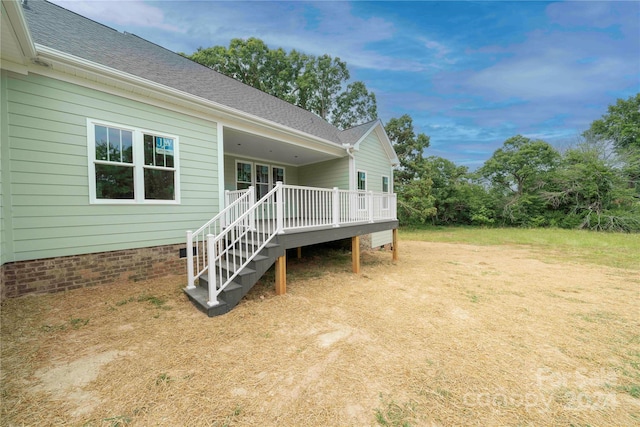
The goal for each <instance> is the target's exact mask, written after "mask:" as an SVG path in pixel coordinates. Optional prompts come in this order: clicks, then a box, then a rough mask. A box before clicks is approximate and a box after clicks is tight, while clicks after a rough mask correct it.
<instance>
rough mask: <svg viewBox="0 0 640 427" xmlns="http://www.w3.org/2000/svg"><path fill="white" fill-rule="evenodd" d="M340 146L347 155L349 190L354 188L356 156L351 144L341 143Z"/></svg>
mask: <svg viewBox="0 0 640 427" xmlns="http://www.w3.org/2000/svg"><path fill="white" fill-rule="evenodd" d="M342 146H343V147H344V149H345V151H346V152H347V154H348V155H349V190H355V174H356V157H355V156H354V155H353V146H352V145H351V144H342Z"/></svg>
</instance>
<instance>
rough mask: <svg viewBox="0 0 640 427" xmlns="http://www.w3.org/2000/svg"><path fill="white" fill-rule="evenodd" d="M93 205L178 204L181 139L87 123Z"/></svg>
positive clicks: (124, 127)
mask: <svg viewBox="0 0 640 427" xmlns="http://www.w3.org/2000/svg"><path fill="white" fill-rule="evenodd" d="M87 140H88V141H87V143H88V156H89V193H90V198H91V203H178V202H179V171H178V156H177V149H178V137H177V136H172V135H167V134H164V133H160V132H154V131H147V130H142V129H138V128H132V127H129V126H122V125H118V124H114V123H107V122H102V121H98V120H92V119H87Z"/></svg>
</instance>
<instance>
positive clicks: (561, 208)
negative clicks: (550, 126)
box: [542, 139, 640, 231]
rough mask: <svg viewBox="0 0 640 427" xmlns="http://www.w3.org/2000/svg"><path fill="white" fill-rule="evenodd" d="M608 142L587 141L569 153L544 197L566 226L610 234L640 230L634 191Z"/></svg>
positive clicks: (639, 217) (555, 216)
mask: <svg viewBox="0 0 640 427" xmlns="http://www.w3.org/2000/svg"><path fill="white" fill-rule="evenodd" d="M607 145H608V144H607V142H605V141H601V140H589V139H584V140H582V141H581V142H580V143H579V144H577V145H576V146H575V147H572V148H570V149H568V150H566V151H565V152H564V154H563V156H562V161H561V164H560V166H559V167H558V169H557V170H556V171H555V174H554V175H553V177H552V184H551V185H550V188H551V191H544V192H543V193H542V195H543V197H544V198H545V199H546V201H547V202H548V204H549V206H550V208H551V209H552V210H553V212H554V213H555V214H556V215H553V214H552V215H550V217H554V218H556V221H557V224H556V223H555V222H554V223H552V225H559V226H562V227H571V228H574V227H578V228H588V229H592V230H607V231H634V230H638V229H640V216H639V215H638V214H637V213H636V212H634V211H635V210H636V209H635V208H634V207H637V202H635V201H634V197H633V189H630V188H628V186H627V185H626V177H625V173H624V170H623V169H621V168H620V165H619V162H618V160H617V157H616V156H614V155H612V153H611V150H610V149H608V147H607Z"/></svg>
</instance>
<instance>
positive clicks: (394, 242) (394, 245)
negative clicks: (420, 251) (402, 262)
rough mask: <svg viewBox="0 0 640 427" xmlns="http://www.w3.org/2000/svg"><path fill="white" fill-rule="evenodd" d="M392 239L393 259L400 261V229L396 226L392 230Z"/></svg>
mask: <svg viewBox="0 0 640 427" xmlns="http://www.w3.org/2000/svg"><path fill="white" fill-rule="evenodd" d="M392 236H393V237H392V239H391V251H392V259H393V261H398V229H397V228H394V229H393V231H392Z"/></svg>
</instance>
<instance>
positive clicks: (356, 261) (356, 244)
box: [351, 236, 360, 274]
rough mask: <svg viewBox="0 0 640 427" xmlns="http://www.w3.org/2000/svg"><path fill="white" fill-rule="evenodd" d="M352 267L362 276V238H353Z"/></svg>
mask: <svg viewBox="0 0 640 427" xmlns="http://www.w3.org/2000/svg"><path fill="white" fill-rule="evenodd" d="M351 265H352V266H353V272H354V273H355V274H360V236H353V237H352V238H351Z"/></svg>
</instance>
